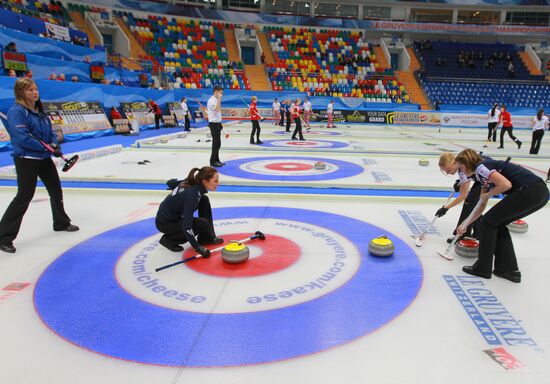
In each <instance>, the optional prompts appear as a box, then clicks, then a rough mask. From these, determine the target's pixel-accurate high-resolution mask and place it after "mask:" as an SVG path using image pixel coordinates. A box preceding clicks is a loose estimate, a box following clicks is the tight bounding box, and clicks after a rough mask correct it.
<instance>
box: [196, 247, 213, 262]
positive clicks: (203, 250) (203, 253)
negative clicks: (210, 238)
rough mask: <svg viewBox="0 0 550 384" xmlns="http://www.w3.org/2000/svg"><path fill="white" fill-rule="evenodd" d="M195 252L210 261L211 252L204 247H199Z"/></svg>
mask: <svg viewBox="0 0 550 384" xmlns="http://www.w3.org/2000/svg"><path fill="white" fill-rule="evenodd" d="M195 250H196V251H197V252H198V253H199V254H200V255H201V256H202V257H204V258H205V259H208V258H209V257H210V250H209V249H208V248H205V247H203V246H202V245H199V246H198V247H197V248H196V249H195Z"/></svg>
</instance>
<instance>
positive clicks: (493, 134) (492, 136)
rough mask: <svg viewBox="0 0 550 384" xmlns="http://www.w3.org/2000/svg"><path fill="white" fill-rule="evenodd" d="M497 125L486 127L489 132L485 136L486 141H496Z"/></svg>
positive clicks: (491, 124)
mask: <svg viewBox="0 0 550 384" xmlns="http://www.w3.org/2000/svg"><path fill="white" fill-rule="evenodd" d="M497 124H498V123H489V124H488V125H487V129H488V130H489V133H488V134H487V141H491V139H492V140H493V142H496V141H497Z"/></svg>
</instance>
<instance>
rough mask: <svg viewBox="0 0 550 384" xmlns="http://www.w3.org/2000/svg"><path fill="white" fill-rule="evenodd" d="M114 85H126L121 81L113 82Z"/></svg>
mask: <svg viewBox="0 0 550 384" xmlns="http://www.w3.org/2000/svg"><path fill="white" fill-rule="evenodd" d="M113 85H121V86H122V85H124V84H123V83H122V81H120V80H119V79H116V80H115V81H114V82H113Z"/></svg>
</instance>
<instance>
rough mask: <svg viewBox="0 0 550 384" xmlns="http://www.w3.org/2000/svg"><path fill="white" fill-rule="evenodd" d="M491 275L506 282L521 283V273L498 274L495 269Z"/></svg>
mask: <svg viewBox="0 0 550 384" xmlns="http://www.w3.org/2000/svg"><path fill="white" fill-rule="evenodd" d="M493 275H495V276H498V277H501V278H503V279H506V280H510V281H511V282H512V283H521V272H520V271H512V272H500V271H497V270H496V269H495V270H494V271H493Z"/></svg>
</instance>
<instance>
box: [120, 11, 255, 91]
mask: <svg viewBox="0 0 550 384" xmlns="http://www.w3.org/2000/svg"><path fill="white" fill-rule="evenodd" d="M116 16H117V17H119V18H121V19H122V20H123V21H124V22H125V23H126V24H127V25H128V27H129V28H130V30H131V31H132V33H133V34H134V36H135V38H136V39H137V40H138V42H139V43H140V44H141V45H142V46H143V48H144V49H145V51H146V52H147V53H148V54H149V56H148V57H146V58H144V59H148V60H151V61H153V62H154V63H155V64H156V65H158V66H159V67H160V68H162V69H163V70H164V72H166V73H167V74H168V78H169V80H170V81H172V82H173V83H174V84H175V85H176V86H179V87H181V88H192V89H195V88H210V87H214V86H216V85H219V86H221V87H223V88H224V89H250V84H249V82H248V79H247V78H246V76H245V74H244V71H243V68H242V63H240V62H238V63H232V62H230V61H229V58H228V54H227V48H226V46H225V40H224V37H223V26H224V25H223V24H222V23H212V22H210V21H196V20H187V19H177V20H176V19H175V18H172V19H171V20H168V19H167V18H166V17H160V16H149V17H148V18H147V19H139V18H135V17H134V16H133V14H132V13H126V12H116Z"/></svg>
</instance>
